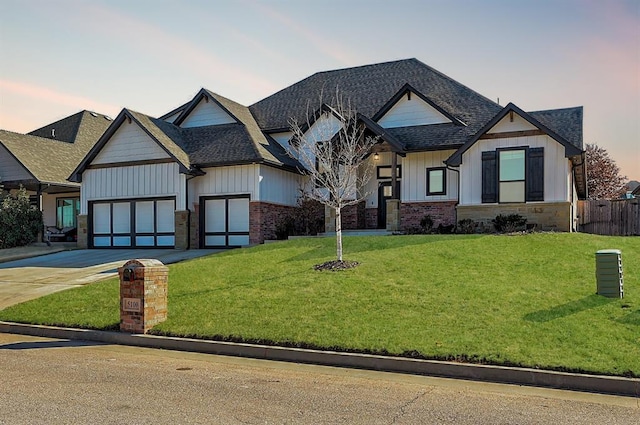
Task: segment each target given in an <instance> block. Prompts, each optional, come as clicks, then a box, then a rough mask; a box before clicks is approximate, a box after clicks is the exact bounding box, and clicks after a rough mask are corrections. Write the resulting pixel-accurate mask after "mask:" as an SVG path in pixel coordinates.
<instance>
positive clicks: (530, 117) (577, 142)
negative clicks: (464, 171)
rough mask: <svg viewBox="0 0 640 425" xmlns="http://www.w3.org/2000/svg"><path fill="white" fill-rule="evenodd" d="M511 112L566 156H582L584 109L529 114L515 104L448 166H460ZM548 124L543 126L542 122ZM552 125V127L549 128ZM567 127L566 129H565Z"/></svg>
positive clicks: (490, 122)
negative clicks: (545, 135) (471, 149)
mask: <svg viewBox="0 0 640 425" xmlns="http://www.w3.org/2000/svg"><path fill="white" fill-rule="evenodd" d="M509 112H515V113H516V114H518V115H519V116H521V117H522V118H524V119H525V120H526V121H528V122H529V123H530V124H531V125H533V126H534V127H537V128H539V129H540V130H542V131H543V132H544V133H546V134H547V135H548V136H549V137H551V138H553V139H554V140H555V141H556V142H558V143H560V144H561V145H563V146H564V148H565V156H566V157H572V156H576V155H581V154H582V152H583V150H582V107H576V108H566V109H557V110H548V111H539V112H532V113H527V112H525V111H523V110H522V109H520V108H518V107H517V106H516V105H514V104H513V103H509V104H508V105H507V106H505V107H504V108H503V109H502V110H501V111H500V112H499V113H498V114H496V116H495V117H493V118H492V119H491V120H489V122H487V123H486V124H485V125H484V126H483V127H482V128H481V129H480V130H479V131H478V132H477V133H476V134H475V135H474V136H473V137H471V138H470V139H469V140H468V141H467V142H466V143H465V144H464V145H462V146H461V147H460V148H459V149H458V150H457V151H456V152H455V153H454V154H453V155H451V157H449V159H447V161H446V162H447V164H448V165H452V166H458V165H460V164H461V163H462V154H464V153H465V152H466V151H467V149H469V148H470V147H471V146H473V145H474V144H475V143H476V142H477V141H478V140H480V138H481V137H482V136H483V135H484V134H485V133H486V132H487V131H489V130H490V129H491V128H492V127H493V126H495V125H496V124H497V123H498V122H499V121H500V120H501V119H502V118H504V117H505V116H507V114H508V113H509ZM539 119H541V120H542V121H544V122H545V123H546V125H545V124H543V122H542V121H540V120H539ZM549 125H551V127H549ZM565 127H566V128H565ZM575 128H580V130H579V131H578V132H577V134H572V133H571V130H572V129H575ZM556 129H559V131H560V132H562V133H564V134H567V135H569V136H568V137H569V140H567V139H566V138H565V137H563V136H562V135H560V134H559V133H558V132H557V131H556Z"/></svg>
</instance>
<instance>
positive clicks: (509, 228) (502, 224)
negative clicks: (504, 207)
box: [491, 214, 527, 233]
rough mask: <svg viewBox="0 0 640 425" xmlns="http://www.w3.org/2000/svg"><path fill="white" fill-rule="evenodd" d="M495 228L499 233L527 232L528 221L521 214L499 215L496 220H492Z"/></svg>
mask: <svg viewBox="0 0 640 425" xmlns="http://www.w3.org/2000/svg"><path fill="white" fill-rule="evenodd" d="M491 222H492V223H493V227H495V229H496V231H497V232H499V233H511V232H515V231H520V230H525V229H526V225H527V219H526V218H525V217H523V216H521V215H520V214H509V215H503V214H498V215H497V216H496V218H494V219H493V220H491Z"/></svg>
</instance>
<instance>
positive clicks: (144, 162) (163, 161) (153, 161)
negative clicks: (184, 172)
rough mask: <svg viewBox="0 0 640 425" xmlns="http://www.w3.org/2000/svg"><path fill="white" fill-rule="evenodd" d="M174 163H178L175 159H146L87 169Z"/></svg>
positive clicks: (100, 165) (90, 165)
mask: <svg viewBox="0 0 640 425" xmlns="http://www.w3.org/2000/svg"><path fill="white" fill-rule="evenodd" d="M173 162H176V160H175V159H174V158H163V159H145V160H142V161H125V162H109V163H106V164H89V165H87V166H86V169H87V170H91V169H98V168H118V167H132V166H135V165H152V164H168V163H173Z"/></svg>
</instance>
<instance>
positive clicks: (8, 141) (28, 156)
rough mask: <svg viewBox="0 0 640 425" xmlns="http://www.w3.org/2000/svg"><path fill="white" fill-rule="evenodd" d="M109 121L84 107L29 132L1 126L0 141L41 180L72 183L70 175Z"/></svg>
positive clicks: (59, 183)
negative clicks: (16, 131) (18, 131)
mask: <svg viewBox="0 0 640 425" xmlns="http://www.w3.org/2000/svg"><path fill="white" fill-rule="evenodd" d="M110 123H111V121H110V120H107V119H106V118H105V116H104V115H100V114H96V113H92V112H89V111H81V112H78V113H77V114H74V115H71V116H69V117H67V118H64V119H62V120H60V121H56V122H55V123H52V124H49V125H47V126H44V127H42V128H39V129H37V130H34V131H32V132H31V133H29V134H20V133H14V132H11V131H6V130H0V144H2V145H3V146H4V147H5V148H6V149H7V150H9V151H10V152H11V154H12V155H13V156H15V158H16V159H17V160H18V161H20V162H21V163H22V165H23V166H24V167H25V168H26V169H27V170H29V172H30V173H31V174H32V175H33V176H34V177H35V179H37V180H38V181H39V182H41V183H50V184H58V185H65V186H72V185H73V183H70V182H69V181H67V177H68V176H69V174H70V173H71V171H73V169H74V168H75V167H76V166H77V165H78V164H79V163H80V161H81V160H82V158H84V156H85V155H86V154H87V152H89V150H90V149H91V147H92V146H93V145H94V144H95V143H96V142H97V141H98V139H99V138H100V136H101V135H102V133H104V131H105V130H106V129H107V127H108V126H109V124H110ZM54 128H55V130H56V131H55V138H51V130H52V129H54ZM43 136H49V137H43Z"/></svg>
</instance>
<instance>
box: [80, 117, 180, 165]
mask: <svg viewBox="0 0 640 425" xmlns="http://www.w3.org/2000/svg"><path fill="white" fill-rule="evenodd" d="M166 158H169V154H167V152H165V150H164V149H163V148H161V147H160V145H158V143H156V142H155V141H154V140H153V139H152V138H151V137H150V136H149V135H148V134H147V133H146V132H145V131H144V130H143V129H142V128H140V127H139V126H138V124H136V123H135V122H131V123H128V122H127V121H125V122H123V123H122V125H121V126H120V127H119V128H118V129H117V130H116V132H115V133H114V134H113V136H111V138H110V139H109V142H108V143H107V144H106V145H105V146H104V147H103V148H102V150H101V151H100V152H99V153H98V155H97V156H96V157H95V159H94V160H93V161H91V164H111V163H117V162H130V161H141V160H149V159H166Z"/></svg>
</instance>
